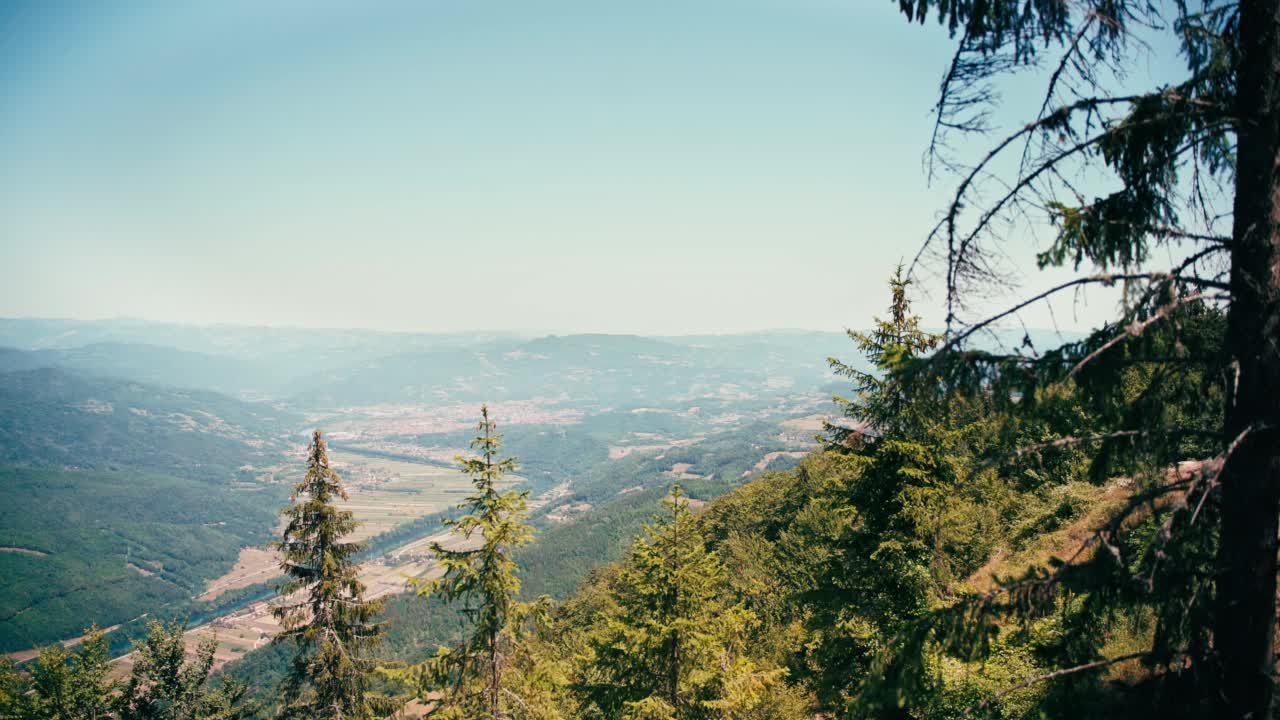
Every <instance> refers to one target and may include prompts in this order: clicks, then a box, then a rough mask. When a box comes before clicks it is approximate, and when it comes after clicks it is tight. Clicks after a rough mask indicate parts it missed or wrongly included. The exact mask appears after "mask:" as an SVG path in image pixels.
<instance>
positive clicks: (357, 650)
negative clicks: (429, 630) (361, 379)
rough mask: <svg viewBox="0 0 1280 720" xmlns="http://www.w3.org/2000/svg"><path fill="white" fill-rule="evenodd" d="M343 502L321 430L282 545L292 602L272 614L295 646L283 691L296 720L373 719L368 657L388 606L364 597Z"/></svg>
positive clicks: (281, 638) (285, 591)
mask: <svg viewBox="0 0 1280 720" xmlns="http://www.w3.org/2000/svg"><path fill="white" fill-rule="evenodd" d="M339 499H343V500H345V499H347V493H346V490H345V489H343V487H342V481H341V478H339V477H338V474H337V473H336V472H334V470H333V468H331V467H330V465H329V455H328V451H327V449H326V447H325V442H324V438H323V437H322V436H321V434H320V431H319V430H316V431H315V433H314V434H313V436H312V440H311V446H310V448H309V450H308V456H307V471H306V474H305V475H304V477H303V479H302V481H301V482H300V483H299V484H298V486H297V488H296V489H295V490H294V494H293V497H292V504H291V505H290V506H289V507H287V508H285V509H284V511H283V514H284V516H285V517H286V518H288V521H289V522H288V525H287V526H286V527H285V530H284V539H283V540H282V541H281V542H279V543H277V547H278V548H279V549H280V551H281V552H282V554H283V561H282V565H281V566H282V568H283V570H284V571H285V574H286V575H287V576H288V578H289V579H288V581H287V582H286V583H285V585H284V587H283V588H282V591H281V594H282V595H283V596H284V597H285V598H286V601H285V603H284V604H282V605H280V606H279V607H276V608H275V609H274V611H273V612H274V613H275V616H276V617H277V618H278V619H279V620H280V623H281V625H282V626H283V628H284V630H283V632H281V633H280V634H279V635H277V636H276V638H275V642H291V643H293V644H294V647H295V648H296V652H295V655H294V658H293V661H292V665H291V668H290V672H289V675H288V677H287V679H286V681H285V683H284V688H283V689H284V701H285V704H284V708H283V713H284V714H285V715H286V716H290V717H308V718H331V719H334V720H339V719H350V720H361V719H362V718H368V717H371V716H372V715H373V714H374V709H375V708H374V706H373V705H374V704H373V703H372V702H371V700H372V698H371V697H369V696H368V694H367V693H368V688H369V681H370V678H371V675H372V672H373V669H374V667H373V663H372V662H371V660H370V659H369V657H368V653H369V651H370V650H371V648H372V647H373V646H375V645H376V644H377V642H378V641H379V640H380V638H381V634H382V626H381V625H380V624H378V623H376V622H375V621H374V618H375V616H376V615H377V614H378V612H379V611H380V610H381V609H382V603H381V602H380V601H372V600H365V598H364V591H365V587H364V584H363V583H361V582H360V579H359V567H358V566H357V564H356V561H355V555H356V553H357V552H359V551H360V549H361V547H362V544H361V543H354V542H345V541H344V540H343V538H344V537H346V536H347V535H349V534H351V532H352V531H353V530H355V528H356V521H355V519H354V517H353V515H352V513H351V512H350V511H347V510H339V509H338V508H337V506H336V502H337V501H338V500H339Z"/></svg>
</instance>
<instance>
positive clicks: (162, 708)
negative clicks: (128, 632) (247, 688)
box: [118, 621, 250, 720]
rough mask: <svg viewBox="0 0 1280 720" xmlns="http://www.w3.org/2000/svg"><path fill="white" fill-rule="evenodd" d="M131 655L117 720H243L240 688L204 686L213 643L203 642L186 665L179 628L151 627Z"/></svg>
mask: <svg viewBox="0 0 1280 720" xmlns="http://www.w3.org/2000/svg"><path fill="white" fill-rule="evenodd" d="M147 630H148V631H147V637H146V639H145V640H143V641H141V642H139V643H137V644H136V645H135V646H134V649H133V670H132V672H131V673H130V676H129V682H128V685H127V686H126V687H125V688H124V691H123V694H122V696H121V697H120V698H119V700H118V704H119V708H120V713H119V717H120V720H236V719H237V718H241V717H247V716H249V714H250V708H248V707H246V706H244V705H243V704H242V702H241V701H242V698H243V696H244V687H243V686H241V685H239V684H237V683H235V682H231V681H227V680H223V681H222V682H221V683H220V684H218V685H217V686H216V687H215V686H210V685H209V684H208V683H207V681H208V679H209V672H210V670H211V669H212V668H213V653H214V651H215V650H216V649H217V641H215V640H213V639H212V638H210V639H206V640H204V641H203V642H202V643H201V644H200V646H199V647H198V648H196V653H195V658H194V659H193V660H191V661H188V660H187V647H186V642H185V638H184V637H183V635H184V632H185V630H186V628H185V627H184V626H183V625H182V624H181V623H169V624H165V623H161V622H155V621H153V622H151V623H150V624H149V625H148V628H147Z"/></svg>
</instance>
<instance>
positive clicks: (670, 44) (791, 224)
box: [0, 0, 1110, 334]
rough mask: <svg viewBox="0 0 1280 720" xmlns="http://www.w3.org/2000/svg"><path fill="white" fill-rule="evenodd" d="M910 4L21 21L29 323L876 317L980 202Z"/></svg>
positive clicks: (937, 35) (948, 48) (20, 7)
mask: <svg viewBox="0 0 1280 720" xmlns="http://www.w3.org/2000/svg"><path fill="white" fill-rule="evenodd" d="M896 5H897V3H896V1H895V2H889V1H887V0H886V1H883V2H882V1H878V0H845V1H843V2H839V1H837V0H685V1H684V2H663V1H652V2H643V3H640V2H604V1H601V0H560V1H550V2H542V1H541V0H538V1H534V0H509V1H498V0H467V1H466V2H459V1H456V0H453V1H449V2H437V1H435V0H414V1H407V2H401V1H394V0H386V1H382V2H356V1H354V0H352V1H349V2H337V1H334V0H313V1H308V2H301V1H294V0H273V1H270V2H264V1H262V0H217V1H213V0H210V1H209V2H189V3H171V2H132V3H109V2H83V3H78V2H70V1H69V0H63V1H59V0H49V1H48V2H43V1H39V2H30V3H25V2H10V3H8V4H7V5H6V6H5V7H6V8H7V9H3V10H0V23H2V25H0V316H10V317H13V316H40V317H79V318H93V317H113V316H131V317H141V318H149V319H157V320H173V321H187V322H200V323H211V322H230V323H241V324H272V325H304V326H325V327H334V326H350V327H368V328H381V329H405V330H424V331H455V330H468V329H515V330H525V331H557V332H575V331H601V332H641V333H655V334H656V333H662V334H677V333H695V332H736V331H743V330H750V329H761V328H777V327H805V328H816V329H824V330H838V329H840V328H843V327H846V326H862V325H865V324H866V323H867V322H868V321H869V320H870V317H871V315H872V314H874V313H877V312H879V311H880V309H881V307H882V306H883V305H884V303H885V300H886V293H885V292H884V290H883V287H884V280H885V278H886V277H887V276H888V274H889V273H890V271H891V270H892V268H893V266H894V264H895V263H896V262H897V261H898V260H899V259H900V258H902V257H907V258H909V257H910V256H912V255H913V254H914V253H915V250H916V249H917V247H918V243H919V241H920V239H921V238H922V237H923V235H924V233H925V232H926V231H927V229H928V228H929V227H930V226H931V225H932V221H933V219H934V218H935V217H936V214H937V211H938V210H939V209H940V208H941V207H942V205H943V202H944V200H945V190H946V189H947V187H949V183H944V184H941V185H938V186H936V187H933V188H930V187H929V186H928V184H927V182H926V178H925V175H924V173H923V170H922V165H921V159H922V153H923V151H924V150H925V147H926V142H927V139H928V134H929V130H930V127H931V118H930V115H929V109H930V107H931V105H932V103H933V102H934V100H935V93H936V89H937V83H938V80H939V78H940V76H941V73H942V71H943V69H944V67H945V65H946V62H947V60H948V59H949V57H950V55H951V52H952V49H953V46H952V44H951V43H950V42H949V41H948V40H947V38H946V34H945V32H943V31H942V30H940V29H939V28H937V27H935V26H934V25H933V24H932V23H930V24H929V25H927V26H925V27H921V26H918V25H910V24H908V23H907V22H906V21H905V20H904V19H903V18H902V16H901V15H899V14H898V12H897V9H896ZM1010 99H1011V100H1016V99H1017V96H1016V94H1015V95H1014V96H1013V97H1011V98H1010ZM1028 252H1029V249H1028ZM1043 281H1044V279H1043V278H1030V279H1029V280H1028V286H1027V287H1034V286H1036V285H1037V284H1039V283H1041V282H1043ZM936 300H937V298H936V297H935V298H934V302H933V303H931V302H930V301H929V300H926V299H922V300H920V301H919V303H918V305H919V308H920V309H921V310H922V311H924V312H925V314H926V317H927V318H931V319H932V320H934V321H937V320H940V318H941V316H940V314H938V313H937V312H936V311H935V310H934V308H933V305H936V304H937V303H936ZM1064 308H1065V309H1064ZM1064 308H1060V309H1059V312H1058V313H1057V320H1058V322H1060V323H1062V324H1063V325H1066V326H1069V327H1078V326H1082V325H1087V324H1089V323H1091V322H1093V321H1094V320H1096V319H1097V318H1100V317H1104V316H1105V315H1106V314H1107V313H1108V311H1109V310H1110V305H1109V304H1108V303H1104V302H1102V301H1100V300H1099V301H1096V302H1095V303H1094V304H1093V305H1092V306H1088V307H1077V308H1075V311H1076V312H1075V314H1074V315H1073V312H1072V308H1070V307H1068V306H1064ZM1028 321H1029V322H1031V323H1032V324H1037V325H1041V326H1045V325H1047V324H1048V322H1049V319H1048V316H1047V315H1037V314H1034V313H1033V314H1032V315H1031V316H1029V318H1028Z"/></svg>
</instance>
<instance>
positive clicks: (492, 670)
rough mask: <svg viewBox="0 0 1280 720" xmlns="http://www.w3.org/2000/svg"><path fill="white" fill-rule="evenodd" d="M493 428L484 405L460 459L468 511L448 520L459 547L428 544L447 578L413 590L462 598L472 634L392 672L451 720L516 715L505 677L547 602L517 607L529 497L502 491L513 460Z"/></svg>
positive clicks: (528, 535)
mask: <svg viewBox="0 0 1280 720" xmlns="http://www.w3.org/2000/svg"><path fill="white" fill-rule="evenodd" d="M496 427H497V425H496V423H494V422H493V421H491V420H490V419H489V408H488V406H487V405H486V406H482V407H481V408H480V422H479V424H478V425H477V429H478V430H479V432H480V434H479V435H478V436H477V437H476V438H475V439H474V440H472V442H471V447H472V448H474V449H476V450H477V451H478V452H479V456H478V457H469V458H463V457H459V458H458V462H459V463H460V464H461V466H462V469H463V471H464V472H466V473H467V474H468V475H470V476H471V478H472V486H473V487H474V492H473V494H472V495H470V496H469V497H468V498H467V499H466V501H465V502H463V503H462V504H461V505H459V506H458V507H459V508H460V509H462V510H466V511H467V512H466V514H465V515H463V516H462V517H460V518H457V519H446V520H445V525H446V526H448V527H451V528H452V534H453V536H454V537H455V538H457V539H458V540H459V541H461V542H460V544H461V546H462V548H463V549H457V548H446V547H444V546H443V545H441V544H440V543H433V544H432V546H431V551H432V553H434V554H435V556H436V558H437V562H438V563H439V566H440V567H441V568H443V569H444V574H443V575H442V576H441V577H439V578H437V579H434V580H430V581H426V582H421V583H419V584H418V594H419V595H423V596H426V595H436V596H439V597H441V598H443V599H444V600H445V601H448V602H454V601H457V600H461V601H462V604H463V607H462V610H463V613H464V614H465V616H466V618H467V619H468V620H469V621H470V622H471V624H472V625H471V634H470V636H469V637H468V638H467V639H466V640H464V641H463V642H462V643H461V644H460V645H458V646H456V647H453V648H444V647H442V648H440V650H439V652H438V653H437V655H436V656H435V657H434V658H433V659H432V660H430V661H428V662H427V663H424V664H423V665H420V666H417V667H415V668H412V669H411V670H409V671H408V672H407V673H406V672H400V673H393V674H395V675H398V676H399V677H402V678H408V679H410V680H411V681H413V682H414V683H415V684H416V685H417V687H418V690H419V692H420V693H423V694H424V695H425V694H428V693H433V692H441V693H442V698H441V699H440V700H439V702H438V703H437V704H436V706H435V708H434V709H433V712H434V713H438V714H439V715H441V716H444V717H449V718H466V719H468V720H471V719H472V718H489V719H490V720H498V719H499V718H506V717H512V716H513V712H514V711H513V709H512V708H513V707H514V708H515V709H516V710H520V709H521V706H522V705H523V704H524V703H525V701H524V699H522V698H521V697H519V695H518V694H517V693H516V692H515V691H514V690H513V689H512V688H511V687H510V684H509V681H508V679H507V678H506V677H505V675H506V674H507V673H508V672H509V670H510V666H511V663H512V661H513V656H514V654H515V650H516V648H515V643H516V640H517V635H518V632H519V629H520V627H521V625H522V624H523V623H524V622H525V621H526V620H527V619H528V618H529V617H530V616H531V615H533V614H534V613H537V612H540V611H543V610H545V607H546V603H547V602H548V601H546V600H540V601H538V602H536V603H521V602H517V601H516V597H517V595H518V594H519V592H520V577H519V574H518V569H517V567H516V563H515V560H514V559H513V558H512V555H513V552H514V551H515V550H516V549H517V548H519V547H521V546H523V545H527V544H528V543H529V542H530V541H531V540H532V539H533V529H532V528H531V527H530V526H529V524H528V522H527V519H526V516H527V513H528V497H529V492H528V491H527V490H525V491H518V490H505V491H504V490H502V489H501V488H500V487H499V484H500V483H501V481H502V478H503V476H504V475H506V474H507V473H508V472H511V471H513V470H515V469H516V467H517V465H516V461H515V459H514V458H501V459H499V457H498V454H499V453H498V451H499V449H500V448H501V447H502V436H501V435H500V434H498V433H496V432H494V430H495V429H496ZM477 543H478V544H477ZM468 546H472V547H468ZM517 714H518V713H517Z"/></svg>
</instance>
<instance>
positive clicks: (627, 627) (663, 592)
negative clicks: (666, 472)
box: [568, 487, 798, 720]
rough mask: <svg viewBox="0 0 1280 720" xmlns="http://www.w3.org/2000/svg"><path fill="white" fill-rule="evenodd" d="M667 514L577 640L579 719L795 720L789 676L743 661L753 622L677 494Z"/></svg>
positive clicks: (667, 506)
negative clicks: (728, 590) (761, 719)
mask: <svg viewBox="0 0 1280 720" xmlns="http://www.w3.org/2000/svg"><path fill="white" fill-rule="evenodd" d="M664 507H665V512H664V516H663V517H662V518H661V523H660V524H658V525H652V526H649V527H648V528H647V529H646V532H645V536H644V537H643V538H642V539H640V540H637V541H636V543H635V545H634V546H633V547H632V551H631V555H630V557H629V559H628V561H627V563H626V564H625V565H623V566H622V568H621V569H620V571H619V572H618V573H617V575H616V576H614V577H613V578H612V579H611V580H610V582H609V587H610V588H611V591H610V592H609V593H608V595H607V596H605V597H603V598H601V600H600V601H599V602H601V605H602V606H603V607H601V608H598V609H597V617H596V618H593V620H592V621H591V625H592V626H591V627H590V628H589V629H588V630H587V631H586V634H585V639H584V640H579V641H577V642H579V643H581V645H582V646H583V650H584V654H583V656H582V657H581V658H579V659H578V660H577V663H576V664H577V666H578V667H577V669H576V671H575V673H574V680H573V684H574V687H575V692H576V694H577V695H578V702H579V703H581V706H580V708H579V711H578V712H579V716H580V717H604V718H612V717H625V718H635V719H639V718H668V719H671V720H675V719H677V718H679V719H686V718H689V719H692V718H711V717H724V718H751V717H775V718H782V717H792V716H793V715H791V713H793V712H795V711H796V710H797V709H798V706H797V704H796V703H795V702H794V699H795V698H794V696H792V695H790V694H789V693H787V691H786V687H785V685H784V684H783V679H784V678H785V676H786V671H785V670H784V669H782V668H779V667H777V666H773V665H771V664H769V663H768V662H767V661H765V662H762V661H760V660H759V659H758V658H756V657H753V656H752V655H751V654H749V653H748V648H749V647H750V644H751V640H752V639H753V638H754V637H755V635H756V633H757V632H758V631H759V629H760V622H759V620H758V618H757V616H756V615H755V613H754V612H752V611H751V610H748V609H747V608H745V607H743V606H742V605H741V604H740V603H736V602H734V601H732V600H731V599H730V597H729V595H728V594H727V593H726V592H725V589H726V588H725V584H726V574H725V567H724V565H723V564H722V563H721V561H720V558H719V557H718V556H717V555H716V554H715V553H714V552H708V550H707V548H706V537H705V531H704V529H703V528H702V527H700V525H699V524H698V523H697V522H696V521H695V519H694V518H693V516H692V515H691V514H690V511H689V504H688V501H687V500H686V499H685V497H684V495H683V494H682V493H681V492H680V489H679V488H678V487H676V488H673V490H672V492H671V495H670V497H669V498H668V499H667V500H666V501H665V502H664ZM571 612H573V611H571ZM576 612H581V611H580V610H577V611H576ZM568 617H573V615H572V614H570V615H569V616H568ZM780 713H785V714H780Z"/></svg>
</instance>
